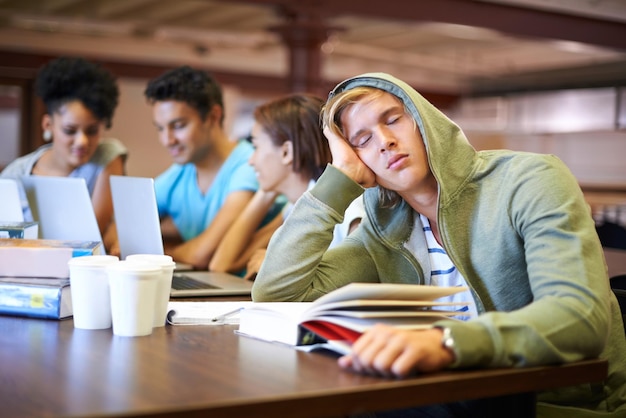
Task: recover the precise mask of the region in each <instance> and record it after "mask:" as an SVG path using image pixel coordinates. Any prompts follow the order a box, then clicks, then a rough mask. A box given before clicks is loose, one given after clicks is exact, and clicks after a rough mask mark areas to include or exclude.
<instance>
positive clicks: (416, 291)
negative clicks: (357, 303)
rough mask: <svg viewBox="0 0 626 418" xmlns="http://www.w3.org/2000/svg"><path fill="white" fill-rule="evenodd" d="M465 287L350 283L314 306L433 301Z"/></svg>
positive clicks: (318, 300)
mask: <svg viewBox="0 0 626 418" xmlns="http://www.w3.org/2000/svg"><path fill="white" fill-rule="evenodd" d="M466 290H468V289H467V287H461V286H458V287H457V286H455V287H444V286H426V285H418V284H400V283H350V284H348V285H346V286H343V287H340V288H339V289H336V290H333V291H332V292H330V293H328V294H326V295H324V296H322V297H321V298H319V299H317V300H316V301H315V302H314V304H315V305H322V304H326V303H331V302H342V301H347V300H355V299H378V300H385V299H390V300H413V301H415V300H421V301H433V300H436V299H439V298H441V297H444V296H450V295H453V294H455V293H459V292H464V291H466Z"/></svg>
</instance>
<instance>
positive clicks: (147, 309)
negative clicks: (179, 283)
mask: <svg viewBox="0 0 626 418" xmlns="http://www.w3.org/2000/svg"><path fill="white" fill-rule="evenodd" d="M107 273H108V276H109V285H110V288H111V314H112V319H113V334H115V335H119V336H124V337H139V336H143V335H150V334H152V328H153V324H154V306H155V303H156V290H157V282H158V280H159V278H160V275H161V267H160V266H156V265H150V264H147V263H143V262H136V261H132V260H125V261H120V262H119V263H116V264H111V265H110V266H109V267H108V268H107Z"/></svg>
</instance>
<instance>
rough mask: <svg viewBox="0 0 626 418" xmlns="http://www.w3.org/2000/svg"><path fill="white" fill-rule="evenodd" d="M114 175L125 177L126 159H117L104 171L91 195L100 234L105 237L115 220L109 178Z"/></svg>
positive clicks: (120, 157)
mask: <svg viewBox="0 0 626 418" xmlns="http://www.w3.org/2000/svg"><path fill="white" fill-rule="evenodd" d="M112 175H118V176H121V175H124V159H123V157H122V156H119V157H117V158H115V159H114V160H113V161H111V162H110V163H109V164H108V165H107V166H106V167H105V168H104V169H103V170H102V172H101V173H100V175H99V176H98V180H96V185H95V187H94V190H93V194H92V195H91V203H92V205H93V211H94V213H95V215H96V220H97V221H98V228H99V229H100V234H102V236H103V237H104V236H105V235H106V234H107V232H108V229H109V227H110V225H111V222H112V220H113V199H112V197H111V185H110V183H109V178H110V177H111V176H112Z"/></svg>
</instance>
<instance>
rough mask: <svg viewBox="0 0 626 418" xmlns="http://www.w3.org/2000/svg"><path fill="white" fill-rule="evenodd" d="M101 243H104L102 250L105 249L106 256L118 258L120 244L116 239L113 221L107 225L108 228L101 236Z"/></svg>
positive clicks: (115, 228)
mask: <svg viewBox="0 0 626 418" xmlns="http://www.w3.org/2000/svg"><path fill="white" fill-rule="evenodd" d="M102 241H103V242H104V248H106V251H107V254H109V255H115V256H117V257H119V256H120V254H121V252H120V243H119V241H118V239H117V226H116V224H115V220H113V221H111V223H110V224H109V227H108V228H107V230H106V232H105V233H104V235H103V236H102Z"/></svg>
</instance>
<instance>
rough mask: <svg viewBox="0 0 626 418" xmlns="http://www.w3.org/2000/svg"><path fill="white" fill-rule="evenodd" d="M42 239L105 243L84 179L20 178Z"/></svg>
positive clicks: (102, 244)
mask: <svg viewBox="0 0 626 418" xmlns="http://www.w3.org/2000/svg"><path fill="white" fill-rule="evenodd" d="M21 181H22V184H23V186H24V191H25V192H26V197H27V199H28V205H29V207H30V211H31V213H32V215H33V220H34V221H37V222H39V238H42V239H57V240H80V241H98V242H100V243H101V245H100V248H101V251H102V253H104V243H103V242H102V235H101V234H100V228H98V221H97V220H96V214H95V213H94V211H93V205H92V203H91V198H90V197H89V191H88V190H87V183H85V179H82V178H76V177H54V176H25V177H22V178H21Z"/></svg>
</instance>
